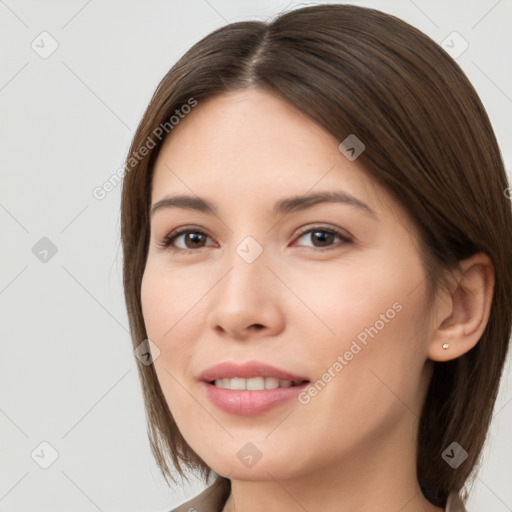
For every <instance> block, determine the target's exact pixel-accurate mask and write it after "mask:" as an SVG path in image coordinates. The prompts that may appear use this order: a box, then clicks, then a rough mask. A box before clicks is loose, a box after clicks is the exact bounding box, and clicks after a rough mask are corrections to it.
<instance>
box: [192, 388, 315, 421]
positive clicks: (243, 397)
mask: <svg viewBox="0 0 512 512" xmlns="http://www.w3.org/2000/svg"><path fill="white" fill-rule="evenodd" d="M201 384H202V385H203V386H205V390H206V394H207V396H208V398H209V399H210V400H211V402H213V403H214V404H215V405H216V406H217V407H219V408H220V409H222V410H223V411H225V412H229V413H231V414H238V415H241V416H257V415H258V414H263V413H265V412H267V411H269V410H270V409H272V408H274V407H277V406H278V405H280V404H282V403H284V402H287V401H288V400H291V399H292V398H295V397H296V396H297V395H298V394H299V393H300V392H301V391H302V390H304V389H305V388H306V386H307V385H308V384H309V382H306V383H304V384H300V385H297V386H289V387H287V388H276V389H263V390H261V391H247V390H232V389H224V388H219V387H217V386H214V385H213V384H210V383H209V382H202V383H201Z"/></svg>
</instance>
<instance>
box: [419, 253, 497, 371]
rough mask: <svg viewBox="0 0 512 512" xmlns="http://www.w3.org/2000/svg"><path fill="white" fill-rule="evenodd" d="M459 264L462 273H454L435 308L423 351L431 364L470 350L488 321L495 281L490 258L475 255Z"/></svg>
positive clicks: (454, 357)
mask: <svg viewBox="0 0 512 512" xmlns="http://www.w3.org/2000/svg"><path fill="white" fill-rule="evenodd" d="M460 264H461V267H462V270H463V271H462V272H461V273H459V272H457V273H456V275H455V276H454V278H453V281H452V285H451V288H450V291H444V292H443V293H442V294H441V297H440V298H439V301H438V302H437V304H436V306H435V307H436V308H437V311H436V323H435V324H434V326H433V328H434V333H433V335H432V337H431V339H430V341H429V344H428V351H427V355H428V358H429V359H431V360H433V361H449V360H451V359H456V358H457V357H460V356H461V355H463V354H465V353H466V352H468V351H469V350H471V349H472V348H473V347H474V346H475V345H476V344H477V343H478V340H479V339H480V337H481V336H482V333H483V332H484V330H485V327H486V325H487V321H488V320H489V315H490V311H491V303H492V296H493V292H494V279H495V276H494V267H493V265H492V262H491V260H490V258H489V257H488V256H487V254H485V253H482V252H479V253H477V254H474V255H473V256H471V257H470V258H467V259H465V260H462V261H461V262H460ZM445 344H447V345H448V347H447V348H446V349H444V348H443V345H445ZM445 346H446V345H445Z"/></svg>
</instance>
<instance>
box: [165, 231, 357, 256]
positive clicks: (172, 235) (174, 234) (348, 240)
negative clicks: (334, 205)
mask: <svg viewBox="0 0 512 512" xmlns="http://www.w3.org/2000/svg"><path fill="white" fill-rule="evenodd" d="M310 232H321V233H329V234H331V235H335V236H338V237H339V238H340V239H341V241H342V242H343V244H350V243H352V242H353V240H352V239H351V238H349V237H348V236H346V235H344V234H343V233H342V232H341V231H339V230H338V229H337V228H335V227H334V226H328V227H326V226H313V227H311V228H305V229H304V230H301V231H300V232H299V234H298V238H302V236H304V235H305V234H307V233H310ZM185 233H196V234H197V233H199V234H201V235H204V236H206V237H208V233H205V232H204V231H203V230H201V229H196V228H192V227H190V226H189V227H185V228H178V229H176V230H175V231H173V232H171V233H169V234H168V235H167V236H166V237H165V238H164V239H163V241H162V242H160V243H159V244H158V245H159V246H160V247H161V248H162V249H167V250H170V251H173V252H181V253H184V254H190V253H193V252H197V251H199V250H200V249H205V248H206V247H199V248H198V249H182V248H181V247H173V246H172V243H173V242H174V241H175V240H176V239H177V238H178V237H179V236H180V235H183V234H185ZM338 243H339V242H338ZM337 247H338V246H334V247H327V248H321V247H308V249H313V250H320V251H322V252H323V251H329V250H334V249H336V248H337Z"/></svg>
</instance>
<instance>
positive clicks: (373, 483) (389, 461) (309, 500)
mask: <svg viewBox="0 0 512 512" xmlns="http://www.w3.org/2000/svg"><path fill="white" fill-rule="evenodd" d="M403 427H404V428H396V429H394V432H391V433H388V437H387V439H386V442H382V440H381V441H380V446H379V445H378V442H371V441H367V442H365V444H364V446H363V447H361V446H359V447H358V448H357V449H356V450H354V451H353V453H351V454H346V456H344V457H343V461H342V463H341V464H337V465H336V466H332V467H322V468H315V469H314V470H312V471H311V472H309V473H308V474H301V475H299V476H296V477H293V478H289V477H287V478H285V477H283V478H281V477H280V475H279V474H278V473H277V471H274V474H272V470H270V471H268V472H267V473H268V475H269V479H268V480H265V481H248V480H236V479H232V480H231V493H230V495H229V498H228V500H227V502H226V505H225V506H224V509H223V512H263V511H265V512H277V511H279V512H304V511H305V510H306V511H309V510H322V511H323V512H355V511H360V512H363V511H364V512H382V510H397V511H398V510H399V511H400V512H442V510H443V509H441V508H439V507H436V506H435V505H432V504H431V503H430V502H429V501H428V500H427V499H426V498H425V497H424V496H423V494H422V492H421V489H420V486H419V484H418V480H417V477H416V453H415V446H416V438H415V433H414V432H415V429H414V428H411V427H413V426H412V425H411V424H409V425H403ZM404 432H408V433H409V435H404Z"/></svg>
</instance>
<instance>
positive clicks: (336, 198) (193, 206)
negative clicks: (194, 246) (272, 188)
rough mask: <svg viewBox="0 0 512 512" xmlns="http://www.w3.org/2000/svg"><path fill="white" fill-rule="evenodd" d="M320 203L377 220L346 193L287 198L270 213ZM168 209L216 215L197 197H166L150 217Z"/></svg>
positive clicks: (298, 209) (290, 211) (214, 209)
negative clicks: (346, 207)
mask: <svg viewBox="0 0 512 512" xmlns="http://www.w3.org/2000/svg"><path fill="white" fill-rule="evenodd" d="M322 203H342V204H347V205H350V206H353V207H356V208H358V209H359V210H360V211H362V212H364V213H366V214H368V215H370V216H372V217H374V218H375V219H377V217H378V216H377V214H376V213H375V212H374V211H373V210H372V209H371V208H370V207H369V206H368V205H367V204H366V203H363V202H362V201H361V200H359V199H357V197H354V196H352V195H350V194H348V193H346V192H341V191H327V192H317V193H313V194H306V195H301V196H293V197H287V198H284V199H280V200H279V201H277V202H276V203H275V204H274V207H273V208H272V210H271V213H272V214H273V215H274V216H277V215H285V214H288V213H292V212H296V211H301V210H307V209H309V208H312V207H313V206H316V205H318V204H322ZM170 208H181V209H184V210H194V211H198V212H202V213H206V214H208V215H218V209H217V207H216V206H215V205H214V204H213V203H211V202H210V201H208V200H206V199H203V198H201V197H198V196H195V197H194V196H186V195H173V196H166V197H164V198H163V199H161V200H160V201H157V202H156V203H155V204H154V205H153V206H152V207H151V216H153V215H154V214H155V213H156V212H158V211H162V210H167V209H170Z"/></svg>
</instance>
